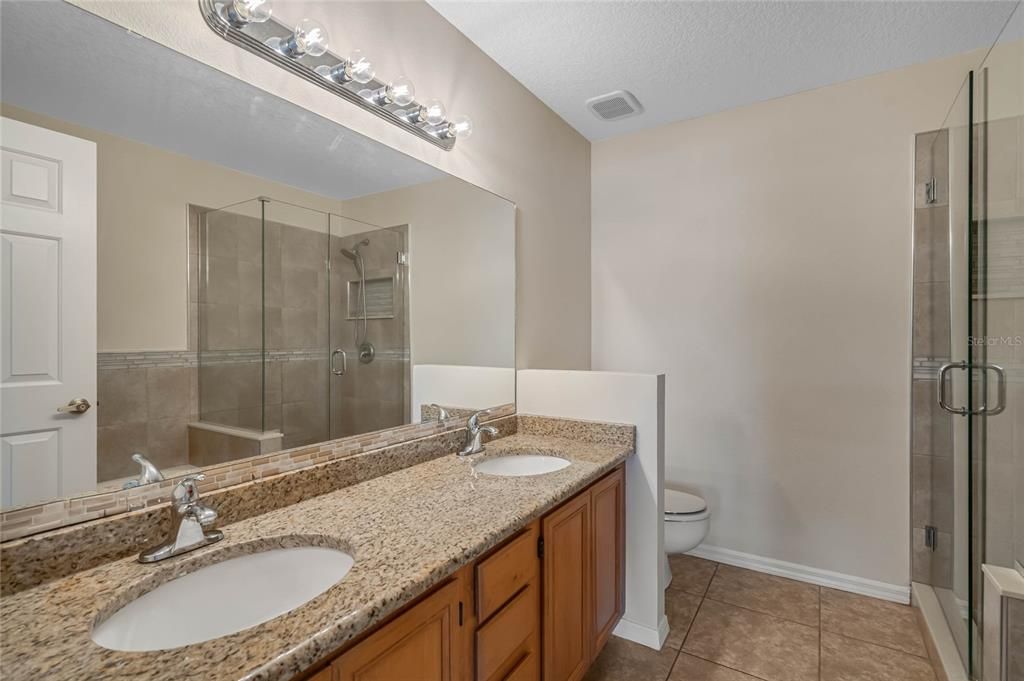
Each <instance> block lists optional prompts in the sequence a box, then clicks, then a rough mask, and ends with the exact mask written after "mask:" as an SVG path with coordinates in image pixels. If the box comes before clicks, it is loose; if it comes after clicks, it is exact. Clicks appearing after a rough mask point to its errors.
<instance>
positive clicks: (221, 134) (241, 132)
mask: <svg viewBox="0 0 1024 681" xmlns="http://www.w3.org/2000/svg"><path fill="white" fill-rule="evenodd" d="M44 35H55V36H59V39H57V40H39V36H44ZM0 45H2V55H0V100H2V101H4V102H6V103H8V104H13V105H15V106H19V107H22V108H24V109H29V110H31V111H35V112H37V113H42V114H46V115H48V116H52V117H53V118H58V119H61V120H65V121H69V122H71V123H76V124H78V125H82V126H85V127H89V128H93V129H96V130H102V131H104V132H108V133H111V134H114V135H119V136H121V137H127V138H128V139H133V140H136V141H139V142H144V143H146V144H150V145H153V146H156V147H161V148H163V149H168V150H170V151H173V152H177V153H179V154H184V155H186V156H190V157H192V158H197V159H201V160H204V161H210V162H213V163H217V164H219V165H223V166H227V167H229V168H233V169H235V170H239V171H242V172H245V173H250V174H252V175H257V176H259V177H263V178H266V179H269V180H274V181H277V182H281V183H284V184H288V185H291V186H293V187H299V188H301V189H305V190H306V191H310V192H313V193H316V194H320V195H322V196H329V197H333V198H337V199H348V198H353V197H357V196H364V195H366V194H374V193H377V192H382V191H387V190H390V189H397V188H399V187H405V186H409V185H414V184H419V183H421V182H428V181H431V180H436V179H439V178H442V177H446V175H445V174H444V173H442V172H441V171H439V170H437V169H435V168H432V167H431V166H428V165H426V164H425V163H420V162H419V161H417V160H415V159H412V158H410V157H408V156H406V155H405V154H402V153H399V152H397V151H395V150H393V149H391V148H389V147H386V146H384V145H382V144H379V143H377V142H374V141H373V140H371V139H369V138H367V137H363V136H362V135H358V134H356V133H354V132H352V131H350V130H348V129H347V128H343V127H341V126H339V125H337V124H336V123H334V122H332V121H328V120H327V119H324V118H321V117H319V116H316V115H314V114H312V113H310V112H309V111H307V110H305V109H303V108H301V107H298V106H295V105H294V104H291V103H289V102H287V101H285V100H283V99H278V98H276V97H273V96H271V95H269V94H267V93H266V92H264V91H262V90H260V89H258V88H255V87H253V86H251V85H249V84H247V83H245V82H243V81H240V80H238V79H236V78H233V77H231V76H228V75H227V74H225V73H222V72H220V71H217V70H216V69H212V68H210V67H208V66H205V65H203V64H200V63H199V62H197V61H195V60H193V59H190V58H188V57H186V56H184V55H182V54H179V53H177V52H175V51H173V50H170V49H167V48H165V47H162V46H160V45H157V44H156V43H153V42H151V41H149V40H146V39H145V38H141V37H139V36H137V35H135V34H130V33H128V32H127V31H125V30H124V29H121V28H119V27H117V26H115V25H113V24H111V23H108V22H106V21H104V20H103V19H99V18H97V17H95V16H94V15H92V14H89V13H88V12H85V11H83V10H81V9H78V8H76V7H74V6H72V5H69V4H67V3H64V2H37V1H31V0H29V1H25V0H20V1H16V2H11V1H10V0H4V2H3V21H2V22H0Z"/></svg>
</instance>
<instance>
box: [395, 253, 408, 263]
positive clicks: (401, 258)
mask: <svg viewBox="0 0 1024 681" xmlns="http://www.w3.org/2000/svg"><path fill="white" fill-rule="evenodd" d="M396 262H398V264H399V265H408V264H409V254H408V253H407V252H406V251H398V257H397V258H396Z"/></svg>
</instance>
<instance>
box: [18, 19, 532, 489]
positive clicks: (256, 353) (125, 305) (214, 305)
mask: <svg viewBox="0 0 1024 681" xmlns="http://www.w3.org/2000/svg"><path fill="white" fill-rule="evenodd" d="M40 26H48V27H50V29H51V30H57V29H59V33H60V34H61V35H73V36H76V39H75V40H64V41H56V42H55V43H53V44H47V45H41V44H39V43H38V42H37V41H34V40H32V38H31V36H32V35H35V34H36V33H37V29H38V28H39V27H40ZM54 27H56V28H54ZM2 56H3V59H2V61H3V64H2V69H3V70H2V78H3V93H2V94H3V102H2V107H3V108H2V114H3V117H4V118H5V119H6V120H14V121H19V122H22V123H25V124H29V125H31V126H36V127H38V128H42V129H44V130H46V131H56V132H59V133H63V134H66V135H70V136H73V137H76V138H80V139H83V140H88V141H91V142H93V143H95V145H96V156H97V163H96V190H95V191H96V204H97V226H96V243H97V256H96V269H97V276H96V282H97V301H96V318H95V323H96V329H97V331H96V334H97V353H96V355H95V357H93V358H92V360H93V361H94V363H95V366H94V367H90V370H92V369H94V370H95V371H96V377H97V384H96V394H95V395H94V396H91V397H93V398H94V399H92V400H91V401H93V402H95V410H94V412H95V424H96V425H95V428H94V429H92V430H91V431H90V432H89V433H87V434H85V435H82V436H81V437H82V438H95V442H96V463H95V466H91V465H90V466H86V467H85V468H84V469H83V468H82V467H81V466H79V467H78V469H79V470H87V471H88V472H87V473H85V472H80V473H78V474H76V477H74V478H73V479H70V478H69V477H68V476H67V475H66V474H62V473H59V472H58V471H60V470H62V469H67V470H70V469H71V468H73V467H69V466H66V465H65V463H64V462H66V461H68V460H70V458H74V457H79V456H86V457H87V456H89V455H88V451H89V450H90V448H89V447H87V446H82V444H81V443H82V442H84V440H80V441H79V442H77V443H76V442H74V441H67V439H65V441H64V442H62V443H61V446H60V447H59V448H56V449H53V450H46V449H45V448H44V449H39V448H36V449H35V450H34V451H31V452H30V451H29V450H24V453H20V454H19V453H17V452H15V453H14V454H9V453H8V449H9V448H6V447H5V454H4V456H5V457H6V458H7V459H11V460H10V461H5V462H4V466H5V469H4V470H5V474H6V475H5V478H6V480H5V484H4V485H3V494H4V496H3V506H4V507H5V508H10V507H12V506H20V505H27V504H33V503H39V502H42V501H46V500H48V499H52V498H54V497H58V496H66V495H69V494H82V493H88V492H89V491H90V490H95V489H101V490H109V489H117V488H120V487H131V486H133V485H138V484H140V483H141V484H144V483H147V482H151V481H153V480H156V479H159V478H160V477H161V476H166V477H170V476H172V475H177V474H180V473H182V472H184V471H187V470H191V469H194V468H203V467H208V466H217V465H221V464H225V463H229V462H235V461H238V460H240V459H245V458H247V457H254V456H258V455H261V454H267V453H270V452H276V451H280V450H283V449H289V448H295V447H302V446H306V445H310V444H312V443H318V442H323V441H326V440H333V439H337V438H347V437H352V436H359V435H362V434H366V433H371V432H375V431H381V430H385V429H390V428H394V427H397V426H402V425H405V424H410V423H416V422H420V421H422V420H430V419H436V418H438V417H439V416H440V415H441V414H440V409H442V408H443V409H444V410H445V411H446V413H448V414H451V415H452V417H453V418H455V417H459V416H463V417H464V416H465V415H466V414H468V413H469V412H471V411H473V410H478V409H484V408H494V407H499V406H502V405H507V404H509V403H512V402H514V399H515V350H514V342H515V280H514V279H515V251H514V249H515V207H514V206H513V204H512V203H510V202H509V201H507V200H505V199H503V198H501V197H498V196H495V195H493V194H490V193H488V192H486V191H484V190H482V189H479V188H477V187H474V186H472V185H469V184H467V183H465V182H463V181H461V180H458V179H455V178H453V177H450V176H448V175H446V174H444V173H442V172H441V171H438V170H436V169H435V168H433V167H430V166H427V165H425V164H423V163H421V162H419V161H416V160H413V159H412V158H409V157H407V156H405V155H403V154H400V153H398V152H396V151H394V150H392V149H390V148H387V147H385V146H383V145H381V144H378V143H376V142H373V141H371V140H369V139H367V138H365V137H362V136H360V135H358V134H356V133H354V132H351V131H349V130H347V129H345V128H342V127H340V126H338V125H337V124H335V123H333V122H331V121H328V120H325V119H323V118H320V117H317V116H315V115H313V114H311V113H310V112H308V111H306V110H304V109H301V108H299V107H297V106H295V105H294V104H291V103H288V102H285V101H283V100H279V99H276V98H274V97H271V96H270V95H268V94H267V93H265V92H263V91H261V90H258V89H257V88H255V87H253V86H250V85H248V84H246V83H244V82H241V81H239V80H236V79H234V78H231V77H229V76H227V75H225V74H222V73H220V72H218V71H215V70H213V69H211V68H209V67H206V66H204V65H201V64H199V63H198V62H195V61H192V60H191V59H189V58H187V57H185V56H183V55H181V54H178V53H176V52H173V51H171V50H168V49H165V48H163V47H161V46H159V45H156V44H155V43H152V42H150V41H148V40H145V39H141V38H139V37H137V36H133V35H129V34H128V33H126V32H125V31H123V30H121V29H118V28H116V27H114V26H112V25H110V24H108V23H106V22H104V21H103V20H101V19H98V18H96V17H94V16H93V15H91V14H89V13H87V12H85V11H83V10H81V9H78V8H75V7H73V6H71V5H67V4H65V3H31V2H26V3H19V2H12V3H5V12H4V25H3V55H2ZM72 63H73V64H75V65H76V67H75V68H74V69H68V68H66V65H67V64H72ZM143 63H144V64H148V65H149V66H148V67H147V69H145V70H141V69H138V67H137V66H136V65H137V64H143ZM41 73H45V74H47V77H46V78H45V79H41V78H39V74H41ZM310 87H312V86H310ZM170 93H175V94H173V95H172V94H170ZM181 93H187V95H184V96H183V95H182V94H181ZM8 167H9V163H8V159H5V162H4V169H5V173H8V172H9V171H8ZM5 186H6V185H5ZM6 227H7V225H5V228H6ZM5 247H6V244H5ZM61 285H62V286H73V285H74V282H73V281H66V282H62V284H61ZM12 290H13V291H14V294H15V295H17V294H18V293H19V289H18V288H17V287H14V288H13V289H12ZM22 290H24V288H23V289H22ZM4 323H5V325H8V326H9V325H10V320H8V319H7V318H6V317H5V320H4ZM4 333H5V335H6V334H7V330H5V331H4ZM41 340H45V339H41ZM67 397H68V398H69V399H70V398H74V397H77V395H68V396H67ZM18 427H19V426H18V424H16V423H13V422H12V423H7V422H5V423H4V436H5V437H7V436H8V435H10V434H11V433H16V432H17V431H18ZM76 437H77V436H76ZM12 451H13V450H12ZM19 456H20V457H28V456H32V457H37V458H33V459H31V460H30V459H25V458H22V459H17V457H19ZM38 457H42V458H38ZM147 462H148V464H147ZM149 464H152V466H149ZM12 471H13V472H12ZM19 471H21V473H20V474H19Z"/></svg>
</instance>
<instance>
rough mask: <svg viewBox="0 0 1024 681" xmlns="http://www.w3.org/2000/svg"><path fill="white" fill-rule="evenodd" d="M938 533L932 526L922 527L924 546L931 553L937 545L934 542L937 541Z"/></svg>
mask: <svg viewBox="0 0 1024 681" xmlns="http://www.w3.org/2000/svg"><path fill="white" fill-rule="evenodd" d="M938 533H939V531H938V529H936V528H935V526H934V525H925V526H924V545H925V546H926V547H928V548H929V549H931V550H932V551H934V550H935V548H936V545H937V544H938V542H937V541H936V540H937V539H938Z"/></svg>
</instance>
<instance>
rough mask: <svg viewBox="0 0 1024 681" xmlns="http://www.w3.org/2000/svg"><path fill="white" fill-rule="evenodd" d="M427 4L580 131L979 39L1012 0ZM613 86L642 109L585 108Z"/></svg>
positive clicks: (833, 76)
mask: <svg viewBox="0 0 1024 681" xmlns="http://www.w3.org/2000/svg"><path fill="white" fill-rule="evenodd" d="M428 2H430V4H431V5H433V6H434V8H435V9H437V11H438V12H440V13H441V14H442V15H443V16H444V17H445V18H447V19H448V20H449V21H450V22H451V23H452V24H454V25H455V27H456V28H458V29H459V30H460V31H462V32H463V33H465V34H466V35H467V36H468V37H469V38H470V40H472V41H473V42H474V43H476V44H477V45H478V46H479V47H480V48H481V49H482V50H483V51H484V52H486V53H487V54H488V55H490V56H491V58H493V59H494V60H495V61H497V62H498V63H499V64H500V65H501V66H502V67H504V68H505V69H506V70H507V71H508V72H509V73H511V74H512V75H513V76H514V77H515V78H517V79H518V80H519V81H520V82H521V83H523V85H525V86H526V87H527V88H528V89H530V90H531V91H532V92H533V93H534V94H536V95H537V96H538V97H540V99H541V100H543V101H544V103H545V104H547V105H548V106H549V107H551V108H552V109H554V110H555V111H556V112H557V113H558V114H559V115H560V116H562V118H564V119H565V120H566V121H568V123H569V124H570V125H572V126H573V127H574V128H576V129H577V130H579V131H580V132H581V133H583V134H584V135H585V136H587V137H589V138H590V139H594V140H596V139H601V138H605V137H612V136H614V135H621V134H623V133H627V132H632V131H635V130H641V129H644V128H650V127H654V126H658V125H663V124H665V123H670V122H672V121H678V120H683V119H686V118H694V117H697V116H703V115H706V114H709V113H714V112H716V111H722V110H725V109H730V108H733V107H737V106H743V105H745V104H752V103H754V102H758V101H763V100H766V99H771V98H774V97H780V96H783V95H788V94H793V93H795V92H800V91H802V90H809V89H812V88H816V87H821V86H823V85H828V84H831V83H837V82H841V81H844V80H850V79H853V78H860V77H863V76H867V75H870V74H873V73H880V72H882V71H887V70H891V69H895V68H899V67H902V66H909V65H911V64H916V63H920V62H924V61H928V60H930V59H935V58H938V57H943V56H949V55H953V54H957V53H959V52H966V51H968V50H972V49H975V48H978V47H984V46H988V45H991V44H992V42H993V41H994V40H995V38H996V36H997V35H998V33H999V29H1000V27H1002V25H1003V24H1004V23H1005V22H1006V19H1007V17H1009V15H1010V13H1011V12H1012V11H1013V8H1014V5H1015V4H1016V3H1015V2H986V1H982V0H978V1H974V2H936V1H930V2H904V1H886V2H876V1H870V2H863V1H858V2H820V1H813V0H812V1H802V2H766V1H763V0H762V1H752V2H751V1H748V2H733V1H711V2H708V1H704V2H665V1H660V2H659V1H650V2H636V1H633V2H622V1H606V0H604V1H593V0H590V1H578V2H507V1H504V0H497V1H489V2H482V1H480V0H470V1H467V0H428ZM620 89H622V90H629V91H630V92H632V93H633V94H634V95H636V96H637V98H638V99H639V100H640V103H641V104H642V105H643V106H644V108H645V112H644V113H643V114H642V115H639V116H635V117H632V118H627V119H623V120H620V121H610V122H605V121H600V120H598V119H597V118H595V117H594V115H593V114H592V113H590V111H589V110H587V108H586V106H585V104H584V102H585V101H586V100H587V99H589V98H591V97H594V96H597V95H600V94H604V93H606V92H609V91H611V90H620Z"/></svg>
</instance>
